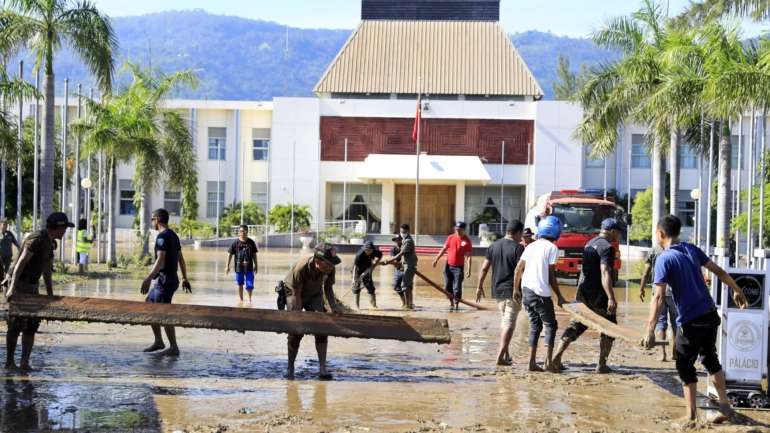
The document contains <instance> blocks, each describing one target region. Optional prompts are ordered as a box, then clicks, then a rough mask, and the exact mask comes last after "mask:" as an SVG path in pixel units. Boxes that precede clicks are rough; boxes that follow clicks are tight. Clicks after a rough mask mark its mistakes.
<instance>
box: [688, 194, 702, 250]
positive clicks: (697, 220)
mask: <svg viewBox="0 0 770 433" xmlns="http://www.w3.org/2000/svg"><path fill="white" fill-rule="evenodd" d="M690 198H691V199H693V200H695V245H698V246H700V188H694V189H693V190H692V191H690Z"/></svg>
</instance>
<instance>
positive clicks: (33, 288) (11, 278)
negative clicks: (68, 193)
mask: <svg viewBox="0 0 770 433" xmlns="http://www.w3.org/2000/svg"><path fill="white" fill-rule="evenodd" d="M72 227H75V225H74V224H72V223H71V222H69V220H68V219H67V215H66V214H64V213H62V212H54V213H52V214H51V215H49V216H48V218H47V220H46V228H45V229H44V230H39V231H36V232H34V233H31V234H30V235H28V236H27V237H26V239H24V242H23V243H22V245H21V253H20V254H19V257H18V258H17V259H16V265H15V266H14V267H13V274H11V275H8V276H7V277H6V280H5V281H3V285H5V286H6V287H7V291H6V293H5V296H6V297H7V298H8V299H9V300H12V299H13V297H14V296H15V295H16V294H17V293H24V294H38V293H39V290H40V288H39V286H40V277H43V282H44V283H45V291H46V294H47V295H48V296H53V282H52V279H51V274H52V272H53V257H54V256H53V251H54V249H56V241H57V240H60V239H62V238H63V237H64V234H65V233H66V232H67V228H72ZM39 327H40V320H38V319H30V318H26V317H9V318H8V332H7V334H6V360H5V368H6V369H15V368H16V364H15V362H14V355H15V353H16V343H17V341H18V339H19V335H20V334H21V363H20V366H21V369H22V370H23V371H29V370H31V369H32V368H31V367H30V364H29V357H30V355H31V354H32V347H33V346H34V345H35V333H37V330H38V328H39Z"/></svg>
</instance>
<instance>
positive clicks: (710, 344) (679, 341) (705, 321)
mask: <svg viewBox="0 0 770 433" xmlns="http://www.w3.org/2000/svg"><path fill="white" fill-rule="evenodd" d="M721 323H722V321H721V320H720V319H719V314H718V313H717V312H716V310H714V311H711V312H708V313H706V314H704V315H702V316H700V317H698V318H696V319H694V320H692V321H690V322H688V323H686V324H683V325H682V327H681V328H679V332H678V333H677V334H676V342H675V348H674V350H676V355H677V358H676V371H677V373H679V378H680V379H681V380H682V382H683V383H684V384H685V385H686V384H690V383H695V382H697V381H698V375H697V373H696V371H695V361H697V360H698V357H699V356H702V357H703V358H702V360H701V363H702V364H703V366H704V367H706V370H707V371H708V372H709V374H711V375H714V374H716V373H719V372H720V371H722V365H721V364H720V363H719V357H718V356H717V335H718V332H719V325H720V324H721Z"/></svg>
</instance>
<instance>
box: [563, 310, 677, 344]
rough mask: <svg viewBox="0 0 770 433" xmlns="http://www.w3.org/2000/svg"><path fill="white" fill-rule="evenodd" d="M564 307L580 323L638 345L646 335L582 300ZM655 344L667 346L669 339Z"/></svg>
mask: <svg viewBox="0 0 770 433" xmlns="http://www.w3.org/2000/svg"><path fill="white" fill-rule="evenodd" d="M562 309H564V311H566V312H568V313H569V314H570V316H572V317H573V318H575V320H577V321H579V322H580V323H582V324H584V325H586V326H588V327H589V328H591V329H593V330H595V331H598V332H601V333H603V334H606V335H609V336H610V337H613V338H618V339H620V340H624V341H627V342H629V343H631V344H634V345H637V346H638V345H639V343H640V342H641V341H642V338H643V337H644V335H643V334H642V332H640V331H637V330H635V329H631V328H626V327H625V326H621V325H618V324H617V323H612V322H610V321H609V320H607V319H605V318H604V317H602V316H600V315H598V314H596V313H594V312H593V311H591V309H590V308H588V306H587V305H586V304H584V303H582V302H573V303H571V304H564V305H562ZM655 345H656V346H667V345H668V341H656V342H655Z"/></svg>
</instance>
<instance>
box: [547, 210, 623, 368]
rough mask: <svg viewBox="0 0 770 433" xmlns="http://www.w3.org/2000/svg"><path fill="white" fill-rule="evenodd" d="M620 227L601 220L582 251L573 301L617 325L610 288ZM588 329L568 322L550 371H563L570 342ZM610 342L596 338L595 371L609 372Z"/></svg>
mask: <svg viewBox="0 0 770 433" xmlns="http://www.w3.org/2000/svg"><path fill="white" fill-rule="evenodd" d="M620 232H621V227H620V224H619V223H618V222H617V220H615V219H614V218H607V219H605V220H604V221H602V229H601V232H599V236H597V237H595V238H593V239H591V240H590V241H588V243H587V244H586V246H585V248H584V249H583V261H582V266H583V268H582V271H581V272H580V279H579V280H578V289H577V300H578V301H580V302H582V303H584V304H586V306H588V308H590V309H591V311H593V312H594V313H596V314H598V315H599V316H602V317H604V318H605V319H607V320H609V321H610V322H612V323H618V320H617V318H616V316H615V312H616V310H617V305H618V304H617V303H616V302H615V291H614V290H613V289H612V284H613V281H612V269H613V266H614V265H615V248H613V246H612V243H613V242H615V241H617V240H618V239H619V238H620ZM587 329H588V327H587V326H585V325H584V324H582V323H580V322H579V321H577V320H573V321H572V322H570V324H569V327H568V328H567V329H566V330H565V331H564V334H563V335H562V336H561V344H560V345H559V349H558V350H557V351H556V355H555V356H554V357H553V365H554V368H558V369H559V370H563V369H564V366H563V365H562V363H561V357H562V355H564V351H565V350H567V348H568V347H569V345H570V343H572V342H573V341H575V340H577V339H578V338H579V337H580V336H581V335H583V333H584V332H586V330H587ZM613 341H614V339H613V338H612V337H610V336H608V335H604V334H601V336H600V337H599V363H598V364H597V365H596V372H597V373H601V374H606V373H610V372H611V370H610V368H609V367H607V358H608V357H609V356H610V350H612V342H613Z"/></svg>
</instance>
